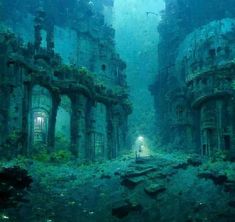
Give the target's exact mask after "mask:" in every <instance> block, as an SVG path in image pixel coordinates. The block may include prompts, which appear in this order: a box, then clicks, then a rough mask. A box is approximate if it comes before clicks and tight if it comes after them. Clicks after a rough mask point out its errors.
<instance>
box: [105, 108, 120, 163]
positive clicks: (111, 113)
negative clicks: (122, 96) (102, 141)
mask: <svg viewBox="0 0 235 222" xmlns="http://www.w3.org/2000/svg"><path fill="white" fill-rule="evenodd" d="M118 131H119V116H118V115H117V113H116V111H115V108H114V107H113V106H111V105H110V106H108V107H107V134H108V135H107V143H108V144H107V147H108V157H109V158H110V159H112V158H116V157H117V155H118V153H119V148H120V146H119V132H118Z"/></svg>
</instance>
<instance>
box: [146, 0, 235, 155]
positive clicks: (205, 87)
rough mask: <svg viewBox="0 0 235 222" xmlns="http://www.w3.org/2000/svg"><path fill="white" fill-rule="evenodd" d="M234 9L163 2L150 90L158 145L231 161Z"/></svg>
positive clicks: (228, 0)
mask: <svg viewBox="0 0 235 222" xmlns="http://www.w3.org/2000/svg"><path fill="white" fill-rule="evenodd" d="M233 4H234V1H233V0H225V1H216V0H210V1H204V0H197V1H194V0H166V10H165V11H164V14H163V16H162V21H161V24H160V26H159V32H160V37H161V40H160V43H159V73H158V75H157V77H156V81H155V83H154V84H153V85H152V86H151V87H150V90H151V92H152V94H153V96H154V98H155V107H156V115H157V117H156V121H157V131H158V133H159V136H160V139H161V141H162V143H163V144H169V145H173V148H176V149H183V150H185V151H187V152H197V153H200V154H202V155H206V156H213V155H215V154H216V153H217V152H225V153H226V154H227V155H228V157H230V158H232V159H234V158H235V101H234V98H235V39H234V36H235V9H234V7H233ZM169 46H170V48H169Z"/></svg>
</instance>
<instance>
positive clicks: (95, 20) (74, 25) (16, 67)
mask: <svg viewBox="0 0 235 222" xmlns="http://www.w3.org/2000/svg"><path fill="white" fill-rule="evenodd" d="M7 2H8V1H3V3H2V6H3V7H5V8H4V11H5V13H6V14H5V15H4V16H3V20H2V22H3V24H4V27H10V28H11V30H12V31H13V32H12V31H11V32H9V31H6V29H5V30H4V28H2V29H1V31H0V49H1V50H0V101H1V106H0V123H1V124H0V135H1V136H0V149H1V153H2V155H3V156H4V155H6V156H14V155H18V154H23V155H28V154H33V153H34V152H37V151H39V150H40V149H42V147H43V148H46V149H47V150H48V151H50V152H51V151H54V150H56V149H69V150H70V151H71V152H72V153H73V155H74V156H75V157H78V158H80V159H81V160H99V159H107V158H109V159H110V158H115V157H116V156H117V155H118V154H120V153H121V152H122V151H125V149H126V148H127V143H128V141H127V119H128V115H129V114H130V113H131V104H130V102H129V100H128V94H127V85H126V81H125V68H126V65H125V63H124V62H123V61H122V60H121V59H120V58H119V55H118V54H117V53H116V51H115V45H114V30H113V29H112V28H111V27H109V26H108V25H107V24H106V22H105V16H104V13H103V12H104V11H105V12H106V14H109V13H107V12H108V11H109V10H111V8H112V1H97V3H96V1H94V2H93V3H92V5H91V4H90V3H88V2H87V1H79V2H78V1H62V2H60V3H59V2H57V1H55V2H54V3H53V4H52V3H50V1H35V5H34V7H35V8H37V10H36V11H35V10H34V7H33V6H32V8H31V5H27V0H24V1H23V2H21V4H22V6H27V8H24V7H21V8H18V9H17V7H18V5H17V4H19V2H18V1H12V2H11V3H10V7H11V9H10V11H9V14H10V15H8V13H7V11H8V10H7V7H9V6H8V5H7ZM62 3H63V4H64V5H61V4H62ZM56 6H58V7H61V10H60V9H59V8H56ZM66 7H67V8H66ZM104 9H105V10H104ZM57 10H58V11H57ZM52 12H53V13H52ZM75 12H76V13H75ZM34 13H35V14H34ZM17 14H21V17H20V18H19V21H18V22H19V23H20V25H21V27H19V26H18V24H17V23H14V22H15V21H14V19H16V16H17Z"/></svg>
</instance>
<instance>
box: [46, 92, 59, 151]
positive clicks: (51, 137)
mask: <svg viewBox="0 0 235 222" xmlns="http://www.w3.org/2000/svg"><path fill="white" fill-rule="evenodd" d="M59 104H60V97H59V96H58V95H55V94H52V108H51V113H50V116H49V126H48V140H47V141H48V148H49V151H50V152H52V151H54V148H55V126H56V116H57V111H58V107H59Z"/></svg>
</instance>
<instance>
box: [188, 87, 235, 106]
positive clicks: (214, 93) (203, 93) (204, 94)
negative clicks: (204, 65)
mask: <svg viewBox="0 0 235 222" xmlns="http://www.w3.org/2000/svg"><path fill="white" fill-rule="evenodd" d="M233 94H234V89H233V88H232V86H228V87H227V88H212V87H211V88H205V89H200V90H195V91H193V92H192V97H193V98H192V107H198V106H200V104H201V103H203V102H205V101H207V100H211V99H217V98H223V97H227V96H231V95H233Z"/></svg>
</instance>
